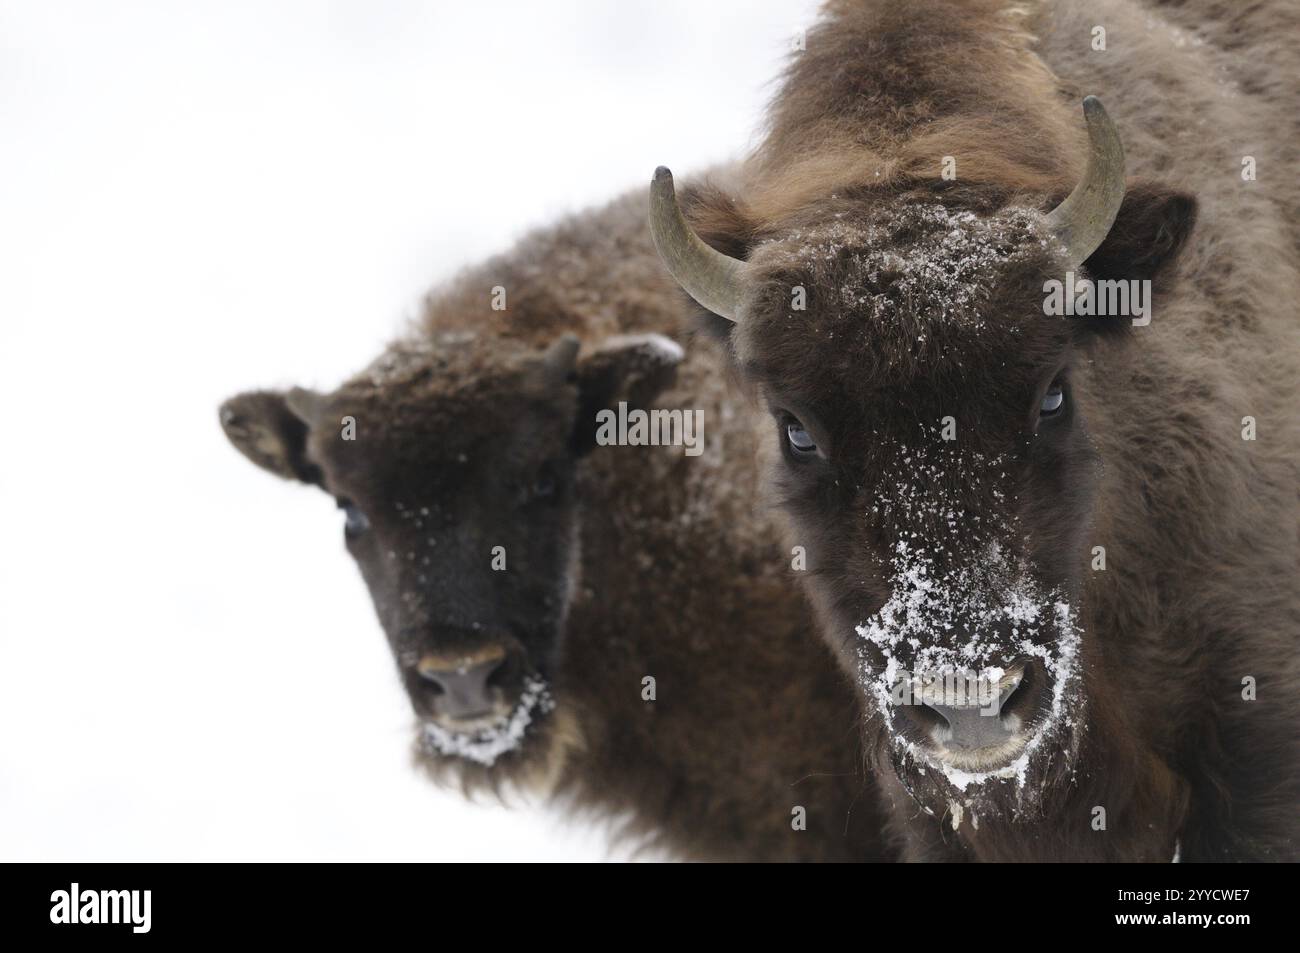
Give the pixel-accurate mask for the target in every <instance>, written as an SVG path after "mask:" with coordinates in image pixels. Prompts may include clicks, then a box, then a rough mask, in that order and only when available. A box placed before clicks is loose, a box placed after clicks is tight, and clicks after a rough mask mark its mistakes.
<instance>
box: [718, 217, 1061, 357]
mask: <svg viewBox="0 0 1300 953" xmlns="http://www.w3.org/2000/svg"><path fill="white" fill-rule="evenodd" d="M1061 252H1062V250H1061V248H1060V245H1059V243H1058V242H1057V241H1056V240H1055V239H1054V238H1053V237H1052V236H1051V234H1050V232H1049V231H1048V230H1046V229H1045V228H1044V226H1043V222H1042V217H1041V215H1039V214H1038V213H1037V212H1034V211H1032V210H1029V209H1008V210H1004V211H1002V212H1000V213H998V214H996V215H992V216H989V217H980V216H978V215H976V214H974V213H973V212H970V211H967V210H961V209H956V210H954V209H949V208H946V207H944V206H942V205H937V204H918V205H906V206H902V207H900V208H895V209H892V210H888V211H885V210H878V211H875V212H871V213H856V214H855V213H853V212H851V211H847V210H846V211H839V212H833V213H831V216H830V218H829V220H823V221H821V222H820V223H817V224H813V225H809V226H807V227H800V226H796V227H794V228H792V229H791V230H790V231H788V232H787V233H785V234H784V235H782V236H781V237H779V238H777V239H773V240H771V241H769V242H767V243H765V244H764V245H762V246H760V247H759V248H758V249H757V250H756V251H755V253H754V255H753V256H752V258H751V261H753V262H754V264H755V265H756V266H758V268H759V269H760V272H761V273H762V274H763V275H764V277H765V280H764V281H762V282H760V283H759V284H758V286H757V289H756V292H755V294H756V298H755V299H754V300H752V301H751V302H750V303H749V304H750V306H749V309H748V311H747V314H746V317H747V318H751V319H752V320H749V321H748V322H746V321H742V327H745V331H744V337H745V339H746V341H745V342H743V343H742V346H744V347H745V348H746V350H747V352H748V353H746V354H745V356H746V357H749V358H751V359H753V360H754V361H755V362H757V363H764V362H765V359H767V358H770V357H771V354H772V351H773V349H774V348H779V349H780V350H783V351H784V350H787V349H788V347H789V344H790V340H791V339H792V338H798V339H799V340H800V341H801V342H802V343H803V344H804V345H806V346H807V347H808V348H809V349H812V350H820V351H821V352H822V353H823V354H824V355H826V356H828V357H831V360H832V362H833V363H837V364H838V363H844V362H846V361H850V360H856V359H857V358H859V357H860V356H863V355H866V356H867V360H866V362H865V363H858V364H857V365H856V367H857V368H858V369H859V370H860V369H861V368H863V367H869V368H872V369H873V370H874V371H876V372H881V371H885V370H890V369H893V370H904V371H906V372H908V373H912V372H914V371H916V370H917V369H918V368H920V367H923V366H925V365H926V364H934V365H953V364H958V363H961V362H962V361H963V360H968V359H972V358H975V357H977V356H978V354H979V353H981V352H983V353H989V354H993V353H1002V352H1005V351H1006V350H1007V349H1008V348H1012V349H1014V348H1016V347H1017V346H1018V345H1019V342H1020V341H1021V340H1023V338H1024V337H1025V334H1024V332H1025V331H1026V330H1027V329H1031V330H1035V331H1037V330H1040V329H1041V330H1043V331H1044V332H1046V333H1048V334H1052V333H1055V334H1058V335H1060V334H1062V332H1063V329H1061V328H1060V322H1059V321H1058V322H1054V325H1049V322H1047V321H1046V320H1045V319H1043V314H1042V310H1041V302H1042V285H1043V281H1044V279H1045V277H1050V276H1052V275H1054V274H1055V273H1056V272H1057V271H1061V273H1062V274H1063V273H1064V272H1063V269H1062V268H1060V267H1059V262H1060V261H1061ZM801 305H802V307H801ZM1039 319H1042V320H1039ZM746 325H748V326H746ZM778 342H779V343H778ZM832 355H833V356H832ZM823 370H824V365H823Z"/></svg>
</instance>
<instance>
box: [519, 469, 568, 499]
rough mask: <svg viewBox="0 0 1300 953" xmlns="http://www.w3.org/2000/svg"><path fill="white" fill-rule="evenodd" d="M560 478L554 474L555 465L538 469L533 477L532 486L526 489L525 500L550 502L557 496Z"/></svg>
mask: <svg viewBox="0 0 1300 953" xmlns="http://www.w3.org/2000/svg"><path fill="white" fill-rule="evenodd" d="M559 492H560V478H559V476H558V475H557V474H556V465H555V464H553V463H547V464H543V465H542V467H541V468H539V469H538V471H537V475H536V476H534V477H533V482H532V484H531V485H530V486H529V487H528V494H527V498H528V499H531V500H551V499H554V498H555V497H556V496H558V495H559Z"/></svg>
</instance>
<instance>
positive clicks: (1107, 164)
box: [1047, 96, 1124, 265]
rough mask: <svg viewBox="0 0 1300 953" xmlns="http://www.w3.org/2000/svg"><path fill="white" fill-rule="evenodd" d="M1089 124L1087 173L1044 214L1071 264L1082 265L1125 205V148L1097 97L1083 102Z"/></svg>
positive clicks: (1103, 238)
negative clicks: (1122, 204)
mask: <svg viewBox="0 0 1300 953" xmlns="http://www.w3.org/2000/svg"><path fill="white" fill-rule="evenodd" d="M1083 115H1084V119H1085V120H1087V123H1088V142H1089V145H1090V146H1091V148H1090V150H1089V154H1088V169H1087V171H1086V172H1084V174H1083V181H1081V182H1080V183H1079V184H1078V185H1076V186H1075V187H1074V191H1073V192H1071V193H1070V194H1069V195H1067V196H1066V197H1065V201H1063V202H1062V203H1061V204H1060V205H1058V206H1056V208H1054V209H1052V211H1050V212H1048V213H1047V223H1048V225H1049V226H1051V229H1052V231H1053V232H1054V233H1055V234H1056V237H1057V238H1059V239H1060V240H1061V242H1062V243H1063V244H1064V245H1065V247H1066V250H1067V251H1068V252H1069V255H1070V261H1071V262H1072V263H1073V264H1076V265H1081V264H1083V262H1084V261H1085V260H1086V259H1087V258H1088V256H1089V255H1091V254H1092V253H1093V252H1095V251H1096V250H1097V248H1098V247H1099V246H1100V245H1101V243H1102V242H1103V241H1104V240H1105V239H1106V234H1107V233H1108V232H1109V231H1110V227H1111V225H1113V224H1114V223H1115V216H1116V215H1118V214H1119V207H1120V204H1121V203H1122V202H1123V201H1124V147H1123V146H1122V145H1120V141H1119V133H1118V132H1117V131H1116V129H1115V124H1114V123H1113V122H1111V121H1110V117H1109V116H1108V115H1106V107H1104V106H1103V105H1102V104H1101V100H1100V99H1098V98H1097V97H1096V96H1088V97H1087V98H1086V99H1084V101H1083Z"/></svg>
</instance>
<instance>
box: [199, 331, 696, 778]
mask: <svg viewBox="0 0 1300 953" xmlns="http://www.w3.org/2000/svg"><path fill="white" fill-rule="evenodd" d="M578 351H579V343H578V340H577V339H576V338H575V337H573V336H571V335H566V336H564V337H562V338H560V339H559V340H557V341H555V342H554V344H553V345H552V346H550V347H549V349H547V350H545V351H539V350H534V349H533V348H531V347H529V346H526V345H524V344H521V343H518V342H513V341H510V340H503V339H501V338H496V337H486V336H485V337H476V336H474V335H471V334H455V333H448V334H442V335H441V336H437V337H435V338H434V339H432V340H429V339H418V340H410V341H406V342H402V343H399V344H396V345H394V346H393V347H390V348H389V349H388V350H387V351H386V352H385V353H384V354H383V355H382V356H381V357H380V358H379V359H378V360H376V361H375V362H374V363H373V364H372V365H371V366H370V367H369V368H368V369H367V370H365V371H363V372H362V373H361V374H359V375H357V376H355V377H354V378H352V379H351V380H349V381H348V382H347V383H345V384H344V385H343V386H342V387H340V388H339V389H337V390H335V391H333V392H332V393H328V394H321V393H316V392H312V391H306V390H302V389H294V390H291V391H288V392H283V393H282V392H268V391H257V392H251V393H244V394H240V395H238V396H236V397H233V398H231V399H230V400H228V401H226V402H225V404H223V405H222V407H221V411H220V419H221V425H222V427H223V428H224V430H225V433H226V435H227V437H229V439H230V441H231V442H232V443H233V444H234V445H235V447H236V448H237V449H239V450H240V452H242V453H243V454H244V455H245V456H246V457H248V459H250V460H251V461H252V462H254V463H256V464H257V465H258V466H260V467H262V468H263V469H266V470H269V471H271V472H272V473H275V474H277V475H279V476H282V477H286V478H289V479H293V480H298V481H301V482H303V483H307V484H312V485H315V486H317V487H319V488H320V489H322V490H324V491H325V492H327V493H328V494H330V495H331V496H332V497H334V499H335V500H336V501H337V503H338V507H339V509H340V510H342V513H343V523H344V526H343V536H344V543H345V545H346V547H347V550H348V552H349V553H351V554H352V557H353V558H354V559H355V560H356V562H357V565H358V567H359V568H360V570H361V574H362V576H363V578H364V579H365V581H366V585H367V586H368V587H369V589H370V594H371V597H372V599H373V601H374V605H375V609H376V611H377V613H378V616H379V620H380V622H381V624H382V626H383V628H384V631H385V633H386V634H387V637H388V641H389V644H390V646H391V648H392V651H393V654H394V657H395V658H396V661H397V665H398V670H399V673H400V676H401V679H402V682H403V685H404V686H405V689H406V692H407V694H408V695H409V697H410V701H411V704H412V706H413V707H414V709H415V713H416V715H417V718H418V728H419V730H418V738H419V741H418V745H417V751H418V757H419V758H420V759H421V761H422V763H423V764H424V765H425V766H426V767H430V768H432V769H434V770H435V772H436V773H444V772H446V771H451V772H452V773H454V774H455V775H457V776H459V777H461V778H462V779H463V780H467V781H474V780H481V781H486V782H488V783H492V782H496V781H498V780H503V779H509V780H511V781H514V782H524V783H539V782H541V783H544V781H545V780H546V779H549V778H551V777H554V774H555V771H556V770H557V769H558V767H559V766H560V764H561V762H562V758H563V752H564V750H565V748H566V744H567V743H572V742H573V741H574V740H575V738H574V737H573V734H574V731H575V730H576V726H575V725H573V724H572V719H571V718H570V717H568V716H566V714H565V712H566V709H565V706H564V704H563V699H562V698H561V699H557V698H556V697H554V694H553V688H552V683H553V679H554V677H555V673H556V666H557V659H558V657H559V653H560V651H561V649H562V644H561V643H562V639H561V633H562V631H563V628H564V624H565V618H566V612H567V609H568V606H569V601H570V596H571V594H572V593H573V592H574V591H575V589H576V587H577V585H578V582H579V573H580V565H581V564H580V558H579V556H580V554H579V532H578V500H576V499H575V466H576V465H577V462H578V460H579V458H580V457H581V456H582V455H583V454H585V453H586V452H587V451H588V450H589V449H590V448H591V447H592V446H593V445H594V437H593V431H594V427H595V425H594V408H598V407H601V406H604V405H605V404H606V403H607V402H609V401H611V400H617V399H619V398H620V397H624V398H628V399H632V400H637V401H640V400H648V399H649V398H650V397H653V396H654V394H656V393H657V392H658V391H659V390H660V389H662V388H663V387H664V386H666V385H667V384H668V383H669V382H670V381H671V380H672V377H673V374H674V372H675V366H676V363H677V361H678V360H679V359H680V356H681V351H680V349H678V348H677V347H676V346H675V345H673V344H672V342H670V341H666V340H664V339H661V338H656V337H653V336H650V337H627V338H614V339H611V340H609V341H607V342H605V344H604V345H603V346H602V347H599V348H596V349H594V350H593V351H591V352H590V353H589V354H587V355H586V356H585V357H584V358H583V359H579V358H578Z"/></svg>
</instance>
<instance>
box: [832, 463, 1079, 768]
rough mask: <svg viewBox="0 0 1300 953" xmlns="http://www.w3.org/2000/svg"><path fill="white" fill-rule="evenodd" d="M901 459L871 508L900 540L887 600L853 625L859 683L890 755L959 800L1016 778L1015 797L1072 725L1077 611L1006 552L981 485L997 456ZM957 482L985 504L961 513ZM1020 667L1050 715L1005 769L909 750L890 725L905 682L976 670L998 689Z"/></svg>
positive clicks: (1008, 529)
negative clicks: (1039, 683) (1031, 672)
mask: <svg viewBox="0 0 1300 953" xmlns="http://www.w3.org/2000/svg"><path fill="white" fill-rule="evenodd" d="M898 459H899V461H900V464H906V467H907V468H908V469H909V470H910V471H911V472H910V474H909V475H908V476H906V477H904V478H902V479H898V478H897V474H896V475H895V478H893V479H892V480H891V481H890V484H889V485H887V487H886V489H884V490H883V491H882V493H881V494H880V496H879V497H878V502H877V503H876V504H875V506H874V509H875V511H876V512H875V516H876V517H877V518H878V519H880V520H882V521H883V522H884V523H885V524H886V525H887V526H888V527H889V528H890V530H891V532H894V533H896V534H897V536H898V539H897V542H896V543H895V545H894V550H893V553H892V555H891V558H890V560H889V566H888V570H889V572H888V574H889V577H890V578H891V580H892V587H891V591H890V594H889V597H888V600H887V601H886V602H885V604H884V605H883V606H882V607H881V608H880V610H879V611H878V612H876V613H875V614H874V615H873V616H871V617H870V618H868V619H866V620H865V621H864V622H863V623H862V624H860V625H859V626H857V634H858V636H859V638H860V640H861V648H862V651H861V652H860V655H861V658H862V661H861V664H860V678H861V683H862V685H863V687H864V688H865V689H866V691H867V693H868V696H869V697H871V698H872V699H874V700H875V702H876V706H877V708H878V709H879V711H880V713H881V714H882V716H883V717H884V723H885V724H886V725H887V726H889V729H890V731H889V736H890V740H891V742H892V744H893V745H894V747H895V749H896V751H897V752H898V753H899V754H900V755H901V756H902V757H903V758H904V759H905V760H906V761H910V762H912V763H914V764H915V765H916V767H917V768H918V769H919V770H920V771H922V772H924V771H925V770H926V769H927V768H932V769H934V770H936V771H938V772H940V773H941V774H942V775H943V777H945V778H946V779H947V781H948V782H949V784H950V785H951V786H952V787H953V788H955V789H956V790H957V791H959V792H965V791H967V789H968V788H970V787H971V786H972V785H980V784H982V783H983V782H986V781H988V780H990V779H993V778H999V779H1007V778H1010V779H1014V780H1015V782H1016V785H1017V789H1018V790H1019V789H1020V788H1023V786H1024V784H1025V776H1026V771H1027V770H1028V768H1029V766H1030V763H1031V761H1032V759H1033V758H1034V755H1035V752H1037V751H1038V750H1039V749H1040V748H1041V747H1042V746H1043V744H1044V742H1045V741H1047V740H1048V739H1050V738H1052V737H1054V736H1055V735H1056V734H1057V733H1058V732H1059V731H1060V730H1061V729H1062V728H1063V727H1067V726H1068V725H1069V719H1068V718H1067V717H1066V716H1067V714H1068V713H1069V712H1070V711H1071V709H1072V705H1071V704H1070V702H1071V696H1072V693H1075V692H1076V691H1077V681H1078V674H1077V657H1078V650H1079V631H1078V628H1077V625H1076V619H1075V613H1074V611H1073V610H1072V608H1071V606H1070V605H1069V604H1068V602H1067V601H1066V599H1065V598H1064V597H1063V596H1062V595H1061V594H1060V593H1055V592H1048V591H1044V590H1043V588H1042V587H1041V586H1040V585H1039V584H1038V583H1036V582H1035V580H1034V578H1033V576H1032V574H1031V573H1030V572H1029V567H1028V566H1027V565H1026V564H1025V563H1024V562H1023V560H1021V559H1019V558H1017V557H1013V556H1012V555H1011V551H1012V547H1011V545H1010V544H1011V542H1012V541H1013V540H1015V538H1016V534H1015V528H1014V524H1013V521H1012V520H1011V519H1010V518H1009V517H1007V516H1006V515H1005V512H1004V511H1005V507H1001V506H999V505H997V504H1000V503H1001V502H1002V501H1003V497H1002V492H1001V490H1000V489H999V488H998V487H997V486H990V487H987V488H981V486H980V484H981V482H982V481H986V480H988V481H993V482H994V483H997V482H998V481H999V480H1000V479H1001V478H1002V477H1005V472H1004V466H1003V461H1002V460H1001V459H1000V458H993V459H988V458H984V457H982V456H981V455H979V454H965V455H959V454H957V453H955V452H954V453H952V454H947V453H945V452H943V451H942V450H934V451H932V452H928V453H927V452H924V451H918V450H916V449H910V450H906V451H903V452H901V453H900V454H899V455H898ZM918 486H925V487H926V488H927V489H926V490H922V489H918ZM957 486H960V487H962V488H963V490H964V492H965V493H968V494H972V493H973V495H974V496H975V497H977V498H982V499H984V500H986V501H991V505H990V506H989V507H987V508H986V509H985V510H984V512H982V513H980V514H968V512H967V511H966V510H964V508H963V505H962V502H961V500H959V499H956V496H957V494H958V491H957V490H956V489H954V487H957ZM945 487H947V488H948V489H949V492H945V491H944V488H945ZM982 489H983V490H984V492H981V490H982ZM873 649H874V651H872V650H873ZM1027 659H1034V660H1037V662H1038V664H1039V665H1041V667H1042V669H1043V670H1044V671H1045V673H1046V674H1047V676H1048V678H1049V679H1050V681H1051V689H1052V691H1051V696H1050V699H1049V701H1048V703H1047V705H1046V711H1043V712H1040V713H1039V717H1038V719H1037V721H1036V722H1034V723H1033V724H1032V728H1031V733H1030V734H1029V736H1028V738H1027V739H1023V742H1022V743H1021V744H1020V745H1019V746H1018V748H1017V749H1016V750H1015V751H1013V752H1012V753H1013V754H1015V757H1014V760H1012V761H1011V762H1010V763H1008V764H1003V765H998V766H996V767H992V768H990V769H989V770H986V771H972V770H963V769H962V768H960V767H957V766H956V765H955V764H952V763H949V762H947V761H946V760H944V759H941V758H939V757H936V754H935V753H934V752H933V751H931V750H929V749H928V748H926V747H925V746H923V745H918V744H915V743H913V742H912V741H911V740H910V739H908V738H907V737H905V736H904V733H903V732H902V731H901V730H899V728H898V726H897V725H896V724H895V718H896V717H897V714H898V710H897V699H898V697H899V696H900V694H906V693H905V692H900V688H901V687H902V686H903V683H905V682H911V683H913V684H915V682H916V681H917V680H921V679H924V680H927V681H929V680H943V679H944V678H948V679H949V680H950V681H951V680H952V678H953V676H966V675H967V673H977V675H978V677H979V678H980V679H981V680H989V681H991V682H992V683H993V684H995V685H996V684H997V683H998V680H999V679H1000V678H1001V677H1002V676H1003V674H1004V672H1005V670H1006V666H1009V665H1011V664H1013V663H1015V662H1017V661H1020V660H1027Z"/></svg>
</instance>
